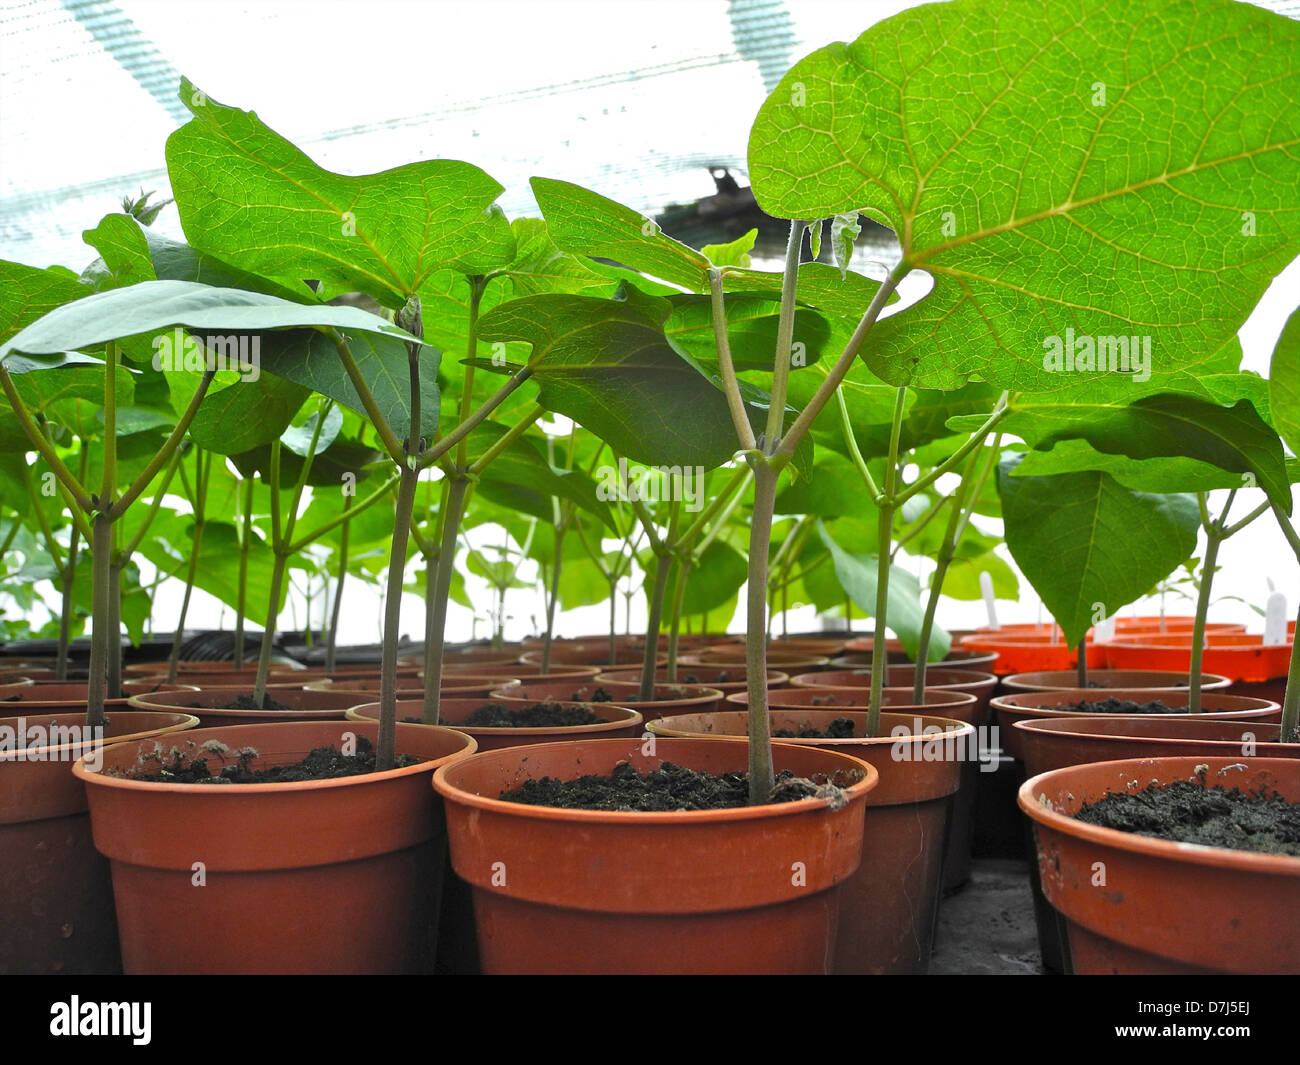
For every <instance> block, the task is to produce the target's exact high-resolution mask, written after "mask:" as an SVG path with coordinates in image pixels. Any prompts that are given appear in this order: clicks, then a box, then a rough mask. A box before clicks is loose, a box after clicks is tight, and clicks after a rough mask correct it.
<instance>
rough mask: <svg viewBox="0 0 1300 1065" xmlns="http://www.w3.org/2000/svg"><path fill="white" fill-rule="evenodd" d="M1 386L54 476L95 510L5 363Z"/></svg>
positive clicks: (82, 505) (85, 508)
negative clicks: (46, 433) (39, 423)
mask: <svg viewBox="0 0 1300 1065" xmlns="http://www.w3.org/2000/svg"><path fill="white" fill-rule="evenodd" d="M0 387H3V388H4V393H5V397H6V398H7V399H8V400H9V406H10V408H11V409H12V410H13V413H14V417H15V418H17V419H18V424H19V425H20V426H21V427H22V430H23V432H25V433H26V434H27V439H29V440H30V441H31V442H32V446H33V447H34V448H35V449H36V451H37V453H38V454H39V455H40V456H41V458H43V459H44V460H45V462H46V464H47V465H48V466H49V467H50V469H51V470H53V471H54V476H55V477H56V478H57V479H58V481H59V483H60V484H61V485H63V487H64V488H65V489H66V490H67V492H68V494H69V495H70V496H71V497H72V499H73V501H74V502H75V503H76V505H77V507H78V508H80V509H81V510H83V511H86V512H87V513H89V512H90V511H92V510H94V509H95V504H94V502H92V500H91V498H90V495H89V494H88V493H87V492H86V490H85V489H84V488H83V487H82V486H81V483H80V482H79V481H78V480H77V479H76V478H75V477H73V476H72V471H71V470H69V469H68V467H67V466H65V465H64V464H63V460H62V459H61V458H59V453H58V452H57V451H56V450H55V449H54V444H53V443H52V442H51V441H50V440H49V439H48V438H47V437H46V436H45V434H44V433H42V432H41V430H40V429H39V428H38V427H37V425H36V423H35V422H34V421H33V420H32V416H31V415H30V414H29V413H28V412H27V407H26V405H25V404H24V403H23V400H22V397H21V396H20V395H18V389H17V388H15V387H14V383H13V379H12V378H10V376H9V371H8V370H7V369H5V366H4V364H3V363H0ZM74 509H75V508H74Z"/></svg>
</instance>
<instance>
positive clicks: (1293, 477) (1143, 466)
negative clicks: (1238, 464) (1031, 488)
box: [1012, 440, 1300, 494]
mask: <svg viewBox="0 0 1300 1065" xmlns="http://www.w3.org/2000/svg"><path fill="white" fill-rule="evenodd" d="M1082 470H1103V471H1105V472H1106V473H1108V474H1110V475H1111V476H1112V477H1114V478H1115V480H1116V481H1118V482H1119V483H1120V484H1122V485H1123V486H1124V487H1125V488H1131V489H1133V490H1134V491H1135V492H1153V493H1156V494H1160V493H1164V492H1212V491H1215V490H1216V489H1230V488H1242V487H1249V483H1250V482H1249V478H1251V477H1253V476H1254V475H1253V474H1246V475H1243V474H1240V473H1231V472H1230V471H1228V470H1223V469H1220V468H1219V467H1218V466H1211V465H1210V464H1209V463H1208V462H1198V461H1197V460H1196V459H1189V458H1182V457H1180V456H1172V457H1169V458H1156V459H1131V458H1129V457H1128V456H1127V455H1107V454H1105V453H1104V452H1101V451H1097V450H1095V449H1093V448H1091V447H1089V446H1088V444H1087V443H1086V442H1084V441H1083V440H1062V441H1061V442H1060V443H1058V444H1057V445H1056V446H1055V447H1053V448H1052V450H1051V451H1030V452H1028V453H1027V454H1026V455H1025V459H1024V461H1023V462H1021V463H1020V464H1019V465H1018V466H1017V467H1016V470H1015V473H1014V474H1013V475H1012V476H1015V477H1050V476H1052V475H1053V474H1057V473H1078V472H1080V471H1082ZM1286 471H1287V480H1288V481H1290V482H1291V483H1292V484H1294V483H1295V482H1296V481H1297V480H1298V479H1300V463H1298V462H1297V461H1296V460H1295V459H1288V460H1287V464H1286Z"/></svg>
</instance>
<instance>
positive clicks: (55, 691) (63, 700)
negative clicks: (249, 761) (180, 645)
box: [0, 679, 198, 715]
mask: <svg viewBox="0 0 1300 1065" xmlns="http://www.w3.org/2000/svg"><path fill="white" fill-rule="evenodd" d="M88 688H89V685H87V684H86V682H85V681H65V680H38V681H35V682H34V683H32V684H30V685H20V686H16V687H15V688H14V689H13V691H8V690H4V691H3V692H0V696H2V697H3V698H4V699H5V701H6V705H7V706H9V707H13V708H15V709H16V710H21V711H24V712H28V713H42V714H83V715H84V714H85V712H86V694H87V691H88ZM122 688H123V690H124V691H125V692H126V693H127V694H126V695H124V696H122V698H120V699H105V700H104V707H105V709H107V710H112V709H113V708H114V707H119V708H122V709H125V708H126V707H127V706H128V705H129V704H130V702H131V699H132V697H133V696H134V694H136V693H139V694H147V693H152V692H157V693H159V694H162V693H164V692H190V693H193V692H195V691H197V690H198V689H197V688H196V687H194V686H193V685H190V684H165V683H162V682H158V683H154V682H152V681H148V680H138V679H137V680H134V681H123V683H122Z"/></svg>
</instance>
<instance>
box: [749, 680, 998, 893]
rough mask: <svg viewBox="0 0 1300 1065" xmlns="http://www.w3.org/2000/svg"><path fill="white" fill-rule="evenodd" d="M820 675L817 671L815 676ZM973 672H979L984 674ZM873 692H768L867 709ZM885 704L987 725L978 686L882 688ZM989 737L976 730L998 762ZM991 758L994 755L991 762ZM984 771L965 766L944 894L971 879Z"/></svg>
mask: <svg viewBox="0 0 1300 1065" xmlns="http://www.w3.org/2000/svg"><path fill="white" fill-rule="evenodd" d="M906 668H908V669H910V668H911V667H910V666H908V667H906ZM956 672H959V673H960V672H962V671H960V670H958V671H956ZM819 675H820V674H813V676H819ZM928 675H929V673H928V672H927V676H928ZM972 675H974V676H979V674H972ZM869 695H870V691H869V689H867V688H857V687H853V688H808V687H805V688H782V689H781V690H779V691H774V692H769V693H768V709H770V710H772V711H777V710H793V709H797V708H799V707H808V708H809V709H844V710H866V709H868V698H869ZM726 702H727V703H729V704H732V705H735V706H740V707H747V706H748V705H749V698H748V696H747V695H746V694H745V693H744V692H740V693H739V694H735V695H728V696H727V698H726ZM881 706H882V707H883V708H885V709H887V710H890V711H892V712H893V713H896V714H904V713H912V714H918V713H920V714H942V715H943V716H944V717H948V718H952V719H954V720H957V721H964V722H966V723H967V724H969V725H973V726H975V727H976V728H977V729H982V728H983V726H984V725H985V724H986V723H987V721H988V706H987V695H986V696H985V701H984V702H983V703H981V700H980V699H979V698H977V697H976V695H975V693H974V692H969V691H961V690H957V689H952V688H926V689H925V691H924V692H923V693H922V698H921V702H920V703H917V701H916V700H915V699H914V698H913V697H912V689H911V688H910V687H906V688H885V689H883V691H882V692H881ZM984 738H985V736H984V733H983V732H982V731H981V732H979V733H977V734H976V740H977V742H978V743H979V744H981V748H980V750H979V759H978V762H979V765H988V764H996V753H995V752H985V751H984V750H983V747H982V744H983V743H984ZM989 759H993V761H992V762H990V761H989ZM979 776H980V774H979V768H978V766H977V764H976V762H975V761H971V762H969V763H967V764H965V765H964V766H963V767H962V783H961V788H960V790H959V791H958V792H957V796H956V798H955V799H953V804H952V829H951V831H950V832H949V833H948V843H947V848H946V850H945V852H944V861H943V891H944V893H945V894H951V893H952V892H954V891H956V890H958V889H959V888H960V887H961V886H962V885H963V884H965V883H966V881H967V880H969V879H970V873H971V855H972V850H973V844H974V838H975V796H976V792H977V790H978V785H979Z"/></svg>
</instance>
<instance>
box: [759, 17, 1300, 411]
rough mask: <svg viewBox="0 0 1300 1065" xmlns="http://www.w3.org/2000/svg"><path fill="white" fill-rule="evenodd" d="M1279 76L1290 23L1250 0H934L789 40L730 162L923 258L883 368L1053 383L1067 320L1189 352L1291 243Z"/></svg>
mask: <svg viewBox="0 0 1300 1065" xmlns="http://www.w3.org/2000/svg"><path fill="white" fill-rule="evenodd" d="M1298 97H1300V24H1298V23H1296V22H1295V21H1293V20H1291V19H1288V18H1285V17H1283V16H1281V15H1278V14H1274V13H1271V12H1267V11H1263V10H1261V9H1259V8H1257V7H1254V6H1252V5H1250V4H1242V3H1233V2H1228V0H1131V2H1129V3H1125V4H1122V5H1121V4H1114V3H1111V2H1110V0H1062V2H1058V3H1049V4H1044V3H1041V2H1040V0H1000V2H996V3H990V2H988V0H956V2H954V3H947V4H931V5H926V6H923V7H918V8H914V9H912V10H909V11H906V12H903V13H902V14H900V15H897V16H895V17H893V18H890V19H886V20H884V21H882V22H880V23H878V24H876V25H875V26H873V27H872V28H871V29H870V30H868V31H867V32H866V33H864V34H863V35H862V36H861V37H859V38H858V39H857V40H856V41H855V42H854V43H853V44H848V45H846V44H842V43H841V44H833V45H829V46H827V47H825V48H821V49H819V50H818V51H816V52H814V53H813V54H812V55H810V56H808V57H807V58H805V59H803V60H801V61H800V62H799V63H797V64H795V66H794V67H793V68H791V70H790V71H789V72H788V73H787V74H786V76H785V77H784V78H783V79H782V81H781V83H780V84H779V85H778V86H777V88H776V89H775V90H774V91H773V92H772V94H771V96H770V97H769V98H768V100H767V101H766V102H765V103H764V105H763V107H762V109H761V110H760V112H759V115H758V118H757V120H756V121H755V123H754V127H753V130H752V132H751V135H750V142H749V173H750V177H751V180H752V183H753V187H754V192H755V195H756V196H757V198H758V202H759V205H760V206H761V207H762V208H763V209H764V210H766V211H767V212H768V213H769V214H774V215H777V216H780V217H783V218H798V219H814V218H825V217H829V216H832V215H836V214H840V213H844V212H849V211H855V210H860V211H863V212H865V213H867V214H869V215H870V216H872V217H874V218H876V219H877V220H880V221H882V222H884V223H885V224H887V225H889V226H890V227H891V228H893V229H894V231H895V232H896V233H897V234H898V237H899V240H900V242H901V244H902V250H903V264H904V265H905V266H906V267H911V268H916V269H921V270H925V271H927V272H928V273H929V274H930V275H931V276H932V277H933V278H934V290H933V291H932V292H931V293H930V294H929V295H928V296H927V297H926V298H925V299H924V300H922V301H921V302H920V303H919V304H918V305H917V306H914V307H912V308H910V309H909V310H908V311H907V312H905V313H902V314H899V315H896V316H893V317H890V318H886V319H884V320H882V321H881V322H880V323H879V325H878V326H877V327H876V329H875V330H874V331H873V335H872V337H871V338H870V340H869V342H868V347H867V349H866V352H865V357H866V358H867V359H868V361H869V362H870V364H871V365H872V366H873V368H874V369H875V370H876V372H877V373H879V374H880V375H881V376H882V377H884V378H885V379H886V380H889V381H891V382H895V383H910V384H916V385H923V386H928V387H939V388H953V387H955V386H957V385H959V384H960V383H962V382H963V381H965V380H967V379H968V378H969V377H971V376H972V375H974V374H978V375H980V376H981V377H982V378H983V379H984V380H985V381H987V382H989V383H991V384H994V385H997V386H1000V387H1005V388H1012V389H1020V390H1033V389H1050V388H1054V387H1056V384H1057V383H1056V381H1055V380H1054V374H1053V373H1052V372H1050V371H1049V370H1048V369H1047V368H1046V366H1045V360H1044V356H1045V345H1048V346H1050V344H1051V342H1052V338H1061V337H1064V336H1065V335H1066V330H1067V328H1072V329H1073V330H1074V333H1075V334H1076V335H1078V336H1089V337H1092V338H1094V339H1100V338H1104V337H1111V336H1116V337H1121V336H1123V337H1127V336H1130V335H1133V334H1138V335H1140V336H1150V337H1151V338H1152V350H1153V353H1154V356H1153V358H1154V361H1155V363H1156V372H1158V373H1160V374H1178V373H1180V372H1181V373H1188V372H1191V371H1193V370H1194V369H1195V368H1196V367H1199V366H1201V365H1203V364H1204V362H1205V361H1206V359H1207V358H1210V357H1211V356H1212V355H1213V354H1214V353H1216V352H1217V350H1218V349H1219V347H1220V345H1221V344H1222V342H1223V341H1224V340H1225V339H1226V338H1228V337H1230V336H1232V335H1233V334H1235V333H1236V332H1237V330H1238V328H1239V327H1240V326H1241V324H1242V322H1243V321H1244V320H1245V318H1246V316H1247V315H1248V314H1249V313H1250V312H1251V310H1252V309H1253V308H1254V307H1255V305H1256V303H1257V302H1258V300H1259V298H1260V296H1261V295H1262V293H1263V291H1264V289H1265V288H1266V287H1267V286H1268V284H1269V282H1270V281H1271V280H1272V278H1273V277H1274V276H1275V275H1276V274H1277V273H1278V271H1279V270H1281V268H1282V267H1283V266H1284V265H1285V264H1286V263H1288V262H1289V261H1290V260H1292V259H1293V258H1295V256H1296V254H1297V252H1300V211H1297V210H1296V209H1295V190H1296V188H1297V187H1300V153H1297V152H1296V150H1295V146H1296V142H1297V136H1296V124H1295V119H1294V115H1295V100H1296V99H1297V98H1298ZM1207 293H1210V294H1211V295H1210V297H1209V298H1207Z"/></svg>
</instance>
